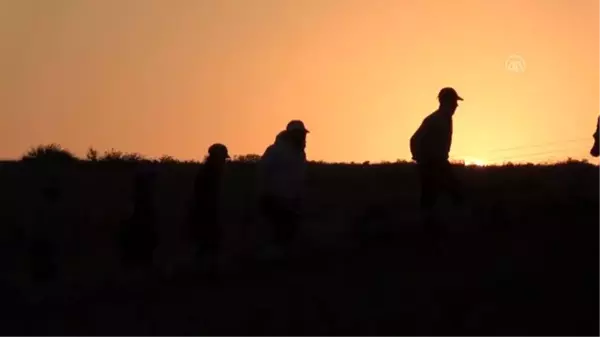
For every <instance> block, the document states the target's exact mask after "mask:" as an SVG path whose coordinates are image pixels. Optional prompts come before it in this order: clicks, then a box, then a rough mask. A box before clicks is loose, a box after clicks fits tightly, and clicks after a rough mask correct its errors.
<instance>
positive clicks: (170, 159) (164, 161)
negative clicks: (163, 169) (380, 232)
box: [158, 154, 179, 164]
mask: <svg viewBox="0 0 600 337" xmlns="http://www.w3.org/2000/svg"><path fill="white" fill-rule="evenodd" d="M158 162H159V163H161V164H176V163H178V162H179V161H178V160H177V159H175V158H173V157H171V156H169V155H166V154H165V155H162V156H161V157H160V158H158Z"/></svg>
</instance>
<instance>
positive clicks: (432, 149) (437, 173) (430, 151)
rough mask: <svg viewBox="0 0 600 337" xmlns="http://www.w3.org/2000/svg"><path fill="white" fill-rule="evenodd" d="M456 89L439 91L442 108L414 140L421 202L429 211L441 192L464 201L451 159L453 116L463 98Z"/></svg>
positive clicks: (432, 115)
mask: <svg viewBox="0 0 600 337" xmlns="http://www.w3.org/2000/svg"><path fill="white" fill-rule="evenodd" d="M462 100H463V99H462V97H460V96H459V95H458V93H457V92H456V90H454V89H453V88H443V89H442V90H440V92H439V94H438V101H439V107H438V109H437V110H436V111H435V112H433V113H431V114H430V115H429V116H427V117H426V118H425V119H424V120H423V122H422V123H421V125H420V126H419V128H418V129H417V131H416V132H415V133H414V135H413V136H412V137H411V139H410V150H411V154H412V159H413V160H414V161H416V163H417V167H418V171H419V178H420V183H421V198H420V205H421V208H422V210H423V211H425V212H428V211H430V210H431V209H432V208H433V207H434V206H435V202H436V200H437V198H438V194H439V193H440V192H442V191H446V192H449V193H450V195H451V196H452V199H453V201H454V202H455V203H461V202H462V195H461V193H460V192H459V189H458V182H457V180H456V179H455V177H454V175H453V172H452V167H451V164H450V162H449V161H448V158H449V152H450V147H451V145H452V117H453V116H454V113H455V111H456V108H457V107H458V101H462Z"/></svg>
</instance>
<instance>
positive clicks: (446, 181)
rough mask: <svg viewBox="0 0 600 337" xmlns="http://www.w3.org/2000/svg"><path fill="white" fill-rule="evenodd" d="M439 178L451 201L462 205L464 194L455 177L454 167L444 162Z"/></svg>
mask: <svg viewBox="0 0 600 337" xmlns="http://www.w3.org/2000/svg"><path fill="white" fill-rule="evenodd" d="M441 178H442V183H443V188H444V189H445V190H446V191H447V193H448V194H449V195H450V198H451V200H452V202H453V203H454V204H455V205H462V204H463V203H464V194H463V191H462V188H461V185H460V182H459V181H458V179H457V178H456V175H455V172H454V169H453V168H452V165H451V164H450V163H449V162H446V163H444V164H443V166H442V167H441Z"/></svg>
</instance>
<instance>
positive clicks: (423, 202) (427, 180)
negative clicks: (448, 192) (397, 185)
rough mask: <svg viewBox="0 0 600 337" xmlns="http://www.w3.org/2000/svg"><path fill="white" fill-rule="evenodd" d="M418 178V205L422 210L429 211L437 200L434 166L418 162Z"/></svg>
mask: <svg viewBox="0 0 600 337" xmlns="http://www.w3.org/2000/svg"><path fill="white" fill-rule="evenodd" d="M418 170H419V180H420V184H421V195H420V207H421V211H422V212H431V211H432V210H433V207H434V206H435V202H436V200H437V194H438V191H437V189H438V188H437V179H436V172H435V166H433V165H431V164H425V163H423V164H418Z"/></svg>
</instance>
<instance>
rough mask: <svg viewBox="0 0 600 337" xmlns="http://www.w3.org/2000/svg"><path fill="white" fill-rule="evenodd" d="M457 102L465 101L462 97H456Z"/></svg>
mask: <svg viewBox="0 0 600 337" xmlns="http://www.w3.org/2000/svg"><path fill="white" fill-rule="evenodd" d="M456 100H457V101H464V99H463V98H462V97H460V96H457V97H456Z"/></svg>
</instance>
